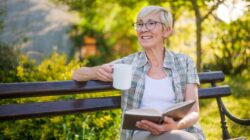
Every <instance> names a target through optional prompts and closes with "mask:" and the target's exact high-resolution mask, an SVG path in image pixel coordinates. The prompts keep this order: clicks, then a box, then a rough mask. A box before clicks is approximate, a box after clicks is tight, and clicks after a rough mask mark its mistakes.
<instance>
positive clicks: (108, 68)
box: [94, 64, 113, 81]
mask: <svg viewBox="0 0 250 140" xmlns="http://www.w3.org/2000/svg"><path fill="white" fill-rule="evenodd" d="M94 71H95V76H96V80H100V81H112V80H113V76H112V72H113V65H111V64H103V65H101V66H97V67H95V68H94Z"/></svg>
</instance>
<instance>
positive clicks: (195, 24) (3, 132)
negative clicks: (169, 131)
mask: <svg viewBox="0 0 250 140" xmlns="http://www.w3.org/2000/svg"><path fill="white" fill-rule="evenodd" d="M147 5H159V6H163V7H165V8H166V9H169V10H170V11H171V12H172V15H173V19H174V23H173V26H174V32H173V34H172V36H171V37H169V39H168V40H167V42H166V47H167V48H169V49H171V50H173V51H175V52H180V53H185V54H188V55H189V56H191V57H192V58H193V59H194V60H195V62H196V66H197V68H198V70H199V71H200V72H202V71H210V70H222V71H223V72H224V73H225V74H226V80H225V83H226V84H229V85H230V86H231V87H232V96H230V97H226V98H224V99H223V101H224V102H225V104H226V106H227V107H228V108H229V110H230V111H231V112H232V113H233V114H235V115H236V116H239V117H241V118H250V109H249V100H250V12H249V11H250V10H249V7H250V2H249V1H247V0H141V1H137V0H107V1H104V0H1V1H0V82H1V83H8V82H33V81H58V80H70V79H71V74H72V72H73V70H75V69H77V68H79V67H82V66H95V65H99V64H103V63H107V62H110V61H112V60H115V59H118V58H121V57H123V56H126V55H128V54H131V53H134V52H137V51H140V50H141V47H140V46H139V45H138V42H137V38H136V32H135V31H134V29H133V26H132V24H133V23H134V22H135V19H136V15H137V13H138V12H139V11H140V9H141V8H142V7H144V6H147ZM105 94H106V93H105V92H104V93H101V95H99V96H105ZM114 94H119V93H116V92H115V91H114ZM87 97H92V95H90V94H89V95H88V94H86V95H67V96H58V97H54V96H53V97H42V98H41V97H39V99H38V98H25V99H15V100H14V99H11V100H10V99H6V100H1V101H0V103H1V104H6V103H23V102H34V101H50V100H56V99H71V98H87ZM200 105H201V117H200V125H201V127H202V128H203V129H204V133H205V135H206V137H207V139H208V140H210V139H213V140H214V139H215V140H216V139H221V128H220V124H219V123H220V118H219V114H218V111H217V106H216V102H215V100H210V99H208V100H204V101H203V100H202V101H200ZM239 107H241V109H238V108H239ZM120 115H121V112H120V110H111V111H98V112H92V113H85V114H77V115H65V116H58V117H50V118H37V119H27V120H18V121H8V122H1V123H0V139H63V140H64V139H84V140H85V139H86V140H88V139H90V140H92V139H107V140H110V139H111V140H113V139H119V127H120ZM202 116H204V117H202ZM205 116H209V117H205ZM228 126H229V131H230V133H231V134H232V136H233V137H237V136H245V137H247V138H250V127H244V128H240V127H239V126H238V125H236V124H233V123H231V122H229V124H228Z"/></svg>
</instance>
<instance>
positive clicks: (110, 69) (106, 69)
mask: <svg viewBox="0 0 250 140" xmlns="http://www.w3.org/2000/svg"><path fill="white" fill-rule="evenodd" d="M103 69H104V70H105V71H106V72H107V73H112V71H113V65H111V64H105V65H103Z"/></svg>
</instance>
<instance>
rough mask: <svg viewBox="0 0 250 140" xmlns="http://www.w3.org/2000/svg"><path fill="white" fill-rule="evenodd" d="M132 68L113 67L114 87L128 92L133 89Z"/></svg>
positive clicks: (119, 65) (120, 65)
mask: <svg viewBox="0 0 250 140" xmlns="http://www.w3.org/2000/svg"><path fill="white" fill-rule="evenodd" d="M131 81H132V66H131V65H128V64H115V65H114V66H113V87H114V88H116V89H119V90H127V89H130V87H131Z"/></svg>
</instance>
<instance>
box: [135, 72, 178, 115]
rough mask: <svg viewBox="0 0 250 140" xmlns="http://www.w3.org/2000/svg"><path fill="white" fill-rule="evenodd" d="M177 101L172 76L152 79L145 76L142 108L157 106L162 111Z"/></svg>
mask: <svg viewBox="0 0 250 140" xmlns="http://www.w3.org/2000/svg"><path fill="white" fill-rule="evenodd" d="M174 103H175V94H174V91H173V86H172V78H171V77H165V78H164V79H152V78H151V77H149V76H147V75H146V77H145V89H144V93H143V97H142V102H141V105H140V108H156V109H159V110H161V111H163V110H164V109H166V108H168V107H170V106H171V105H173V104H174Z"/></svg>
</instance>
